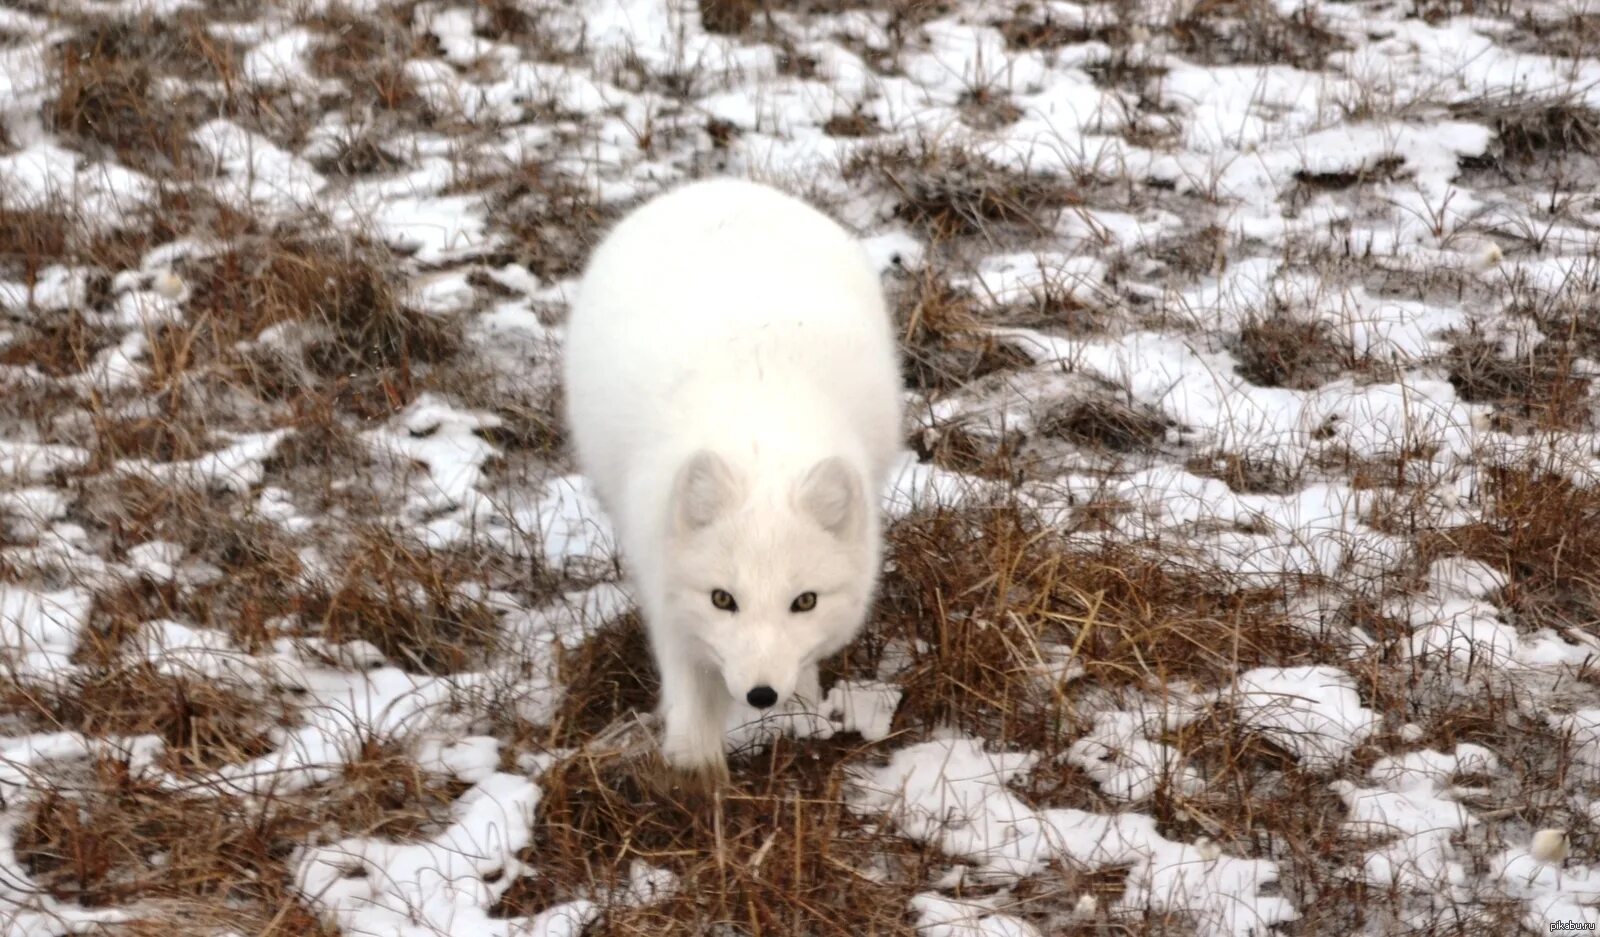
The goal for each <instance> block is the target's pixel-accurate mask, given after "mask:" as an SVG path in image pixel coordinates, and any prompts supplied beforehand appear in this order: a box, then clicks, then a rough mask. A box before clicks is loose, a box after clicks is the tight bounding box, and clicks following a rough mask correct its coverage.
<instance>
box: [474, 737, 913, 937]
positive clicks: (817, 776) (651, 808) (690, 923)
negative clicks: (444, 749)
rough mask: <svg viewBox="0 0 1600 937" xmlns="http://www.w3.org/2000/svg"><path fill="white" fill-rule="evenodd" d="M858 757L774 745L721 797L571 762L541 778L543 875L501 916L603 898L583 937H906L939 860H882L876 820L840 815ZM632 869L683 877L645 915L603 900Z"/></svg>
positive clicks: (535, 851) (635, 768)
mask: <svg viewBox="0 0 1600 937" xmlns="http://www.w3.org/2000/svg"><path fill="white" fill-rule="evenodd" d="M859 754H860V752H855V751H852V750H851V749H850V748H849V747H848V745H847V743H842V742H827V743H807V744H794V743H790V742H779V743H777V744H775V745H774V746H773V747H772V748H771V749H769V750H768V751H767V752H766V753H765V754H762V755H760V756H756V757H754V758H753V759H750V760H748V761H744V762H739V761H736V763H735V766H734V767H735V771H736V773H737V775H738V778H739V783H738V784H737V785H736V786H735V787H734V788H732V789H730V790H728V791H726V792H724V793H722V794H720V795H714V796H708V795H706V794H702V793H695V792H691V791H684V790H681V789H678V788H675V787H673V786H671V785H670V784H669V783H667V781H666V780H665V779H664V778H663V777H662V776H661V775H660V773H659V772H658V771H657V769H655V768H654V767H653V766H651V765H650V764H648V763H646V764H632V765H629V764H627V763H622V764H618V763H615V762H611V761H606V760H600V759H595V758H593V757H590V756H587V755H578V756H575V757H572V758H569V759H567V760H566V761H564V762H561V763H559V764H557V765H556V766H554V767H553V768H552V769H551V770H550V771H548V772H546V774H545V775H544V781H543V786H544V789H545V794H544V797H543V799H542V800H541V801H540V803H539V816H538V819H537V821H536V823H535V827H534V832H535V840H534V844H533V846H531V847H530V848H529V850H528V853H527V856H526V857H525V858H527V859H529V860H530V861H532V862H535V863H536V864H537V865H538V867H539V869H540V874H539V877H538V878H533V879H523V880H520V881H519V882H518V883H517V884H515V885H513V886H512V888H511V890H510V891H509V892H507V893H506V895H505V897H504V898H503V899H502V900H501V903H500V905H499V910H501V911H503V912H504V913H506V914H518V915H520V914H529V913H533V912H536V911H538V910H540V909H542V908H545V907H548V906H549V905H551V904H553V903H555V902H556V901H559V900H564V899H568V898H573V897H590V898H595V899H598V901H599V903H600V905H601V907H602V908H603V909H604V911H603V914H602V917H601V920H600V921H599V922H598V923H597V924H596V925H594V926H593V927H591V928H590V929H588V930H586V931H585V933H593V934H596V935H617V937H621V935H637V934H646V933H648V934H673V935H679V934H681V935H684V937H689V935H700V934H707V933H718V932H720V931H721V930H723V929H725V928H735V929H737V930H740V931H742V932H745V933H752V934H756V933H794V934H798V933H807V934H818V935H837V937H845V935H874V937H877V935H885V937H887V935H895V937H901V935H904V937H910V935H912V934H913V933H915V931H914V929H913V928H912V927H911V926H910V922H909V920H908V911H907V905H906V902H907V900H908V899H909V897H910V895H911V894H912V893H913V891H914V890H916V888H917V886H916V885H915V883H916V882H918V881H920V880H921V879H922V878H923V876H924V874H925V872H926V871H927V869H928V867H929V865H930V864H931V863H930V860H931V859H932V857H925V856H923V855H921V854H920V853H919V852H917V851H915V850H914V849H912V848H911V847H909V846H902V847H900V848H898V849H897V848H893V847H891V848H889V849H888V850H887V851H886V849H885V847H886V846H889V845H890V844H887V843H885V841H884V840H883V839H882V838H881V837H880V836H879V835H878V834H877V832H876V829H877V827H876V824H875V823H873V822H872V821H873V818H870V817H857V816H855V815H853V814H852V813H851V812H850V811H849V810H848V809H847V808H846V805H845V794H844V788H845V783H846V780H847V778H846V774H845V772H844V762H845V761H846V760H847V759H848V758H850V757H852V756H858V755H859ZM636 861H643V862H645V863H648V864H649V866H650V867H654V868H661V869H665V870H666V871H668V872H671V873H672V874H674V875H675V876H677V887H676V889H675V890H674V891H673V893H672V894H671V895H669V896H667V897H666V898H665V900H663V901H660V902H657V903H654V904H651V905H649V906H647V907H629V906H627V904H626V903H624V902H619V901H616V900H614V899H612V900H608V899H607V893H608V891H609V890H611V889H616V888H618V887H619V886H620V887H626V886H627V884H628V882H629V870H630V866H631V865H632V863H634V862H636ZM934 861H936V860H934ZM886 873H890V874H886ZM893 883H900V884H893Z"/></svg>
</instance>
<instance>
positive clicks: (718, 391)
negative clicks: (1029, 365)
mask: <svg viewBox="0 0 1600 937" xmlns="http://www.w3.org/2000/svg"><path fill="white" fill-rule="evenodd" d="M895 360H896V358H895V351H894V341H893V336H892V332H891V328H890V324H889V317H888V313H887V311H886V310H885V308H884V305H883V299H882V292H881V288H880V286H879V283H878V278H877V274H876V272H875V271H874V270H873V269H872V267H871V265H870V264H869V263H868V261H867V259H866V255H865V253H864V251H863V250H862V249H861V247H860V245H859V244H858V243H857V242H856V241H855V240H854V239H853V238H852V237H851V236H850V235H849V234H848V233H847V232H845V231H844V229H842V228H841V227H839V226H838V225H837V224H836V223H835V222H833V221H832V220H831V219H829V218H827V217H826V216H825V215H823V214H822V213H820V212H818V211H816V210H815V209H813V208H811V207H810V206H808V205H806V204H805V203H804V202H801V201H799V200H798V199H794V198H791V197H789V196H787V195H784V194H782V193H780V192H778V191H776V190H773V189H770V188H767V187H765V186H760V185H756V184H753V183H746V182H739V181H733V180H714V181H709V182H702V183H695V184H692V185H689V186H685V187H683V188H681V189H678V190H675V191H673V192H671V193H668V194H667V195H665V196H662V197H660V198H658V199H656V200H654V201H653V202H650V203H649V204H647V205H645V206H644V207H643V208H641V209H639V210H637V211H635V212H634V213H633V214H632V215H630V216H628V217H627V218H625V219H624V220H623V221H622V223H620V224H619V225H618V226H617V227H616V229H614V230H613V231H612V232H611V234H609V235H608V236H607V237H606V238H605V240H604V241H602V243H601V245H600V246H599V248H597V250H596V251H595V254H594V256H593V258H591V260H590V263H589V266H588V268H587V269H586V271H585V273H584V277H583V280H582V283H581V285H580V287H579V290H578V295H577V297H576V300H575V302H574V304H573V310H572V316H571V319H570V320H569V323H568V327H567V348H566V369H567V395H568V413H569V421H570V423H571V425H572V429H573V434H574V441H575V443H576V444H577V448H578V453H579V457H580V459H581V460H582V461H583V462H585V463H586V464H585V469H586V471H588V472H589V473H590V474H591V475H592V476H594V478H595V481H596V482H597V484H599V485H600V486H601V489H602V496H603V497H604V496H607V493H606V491H605V489H606V488H608V487H614V486H615V484H616V483H617V482H616V478H615V476H618V475H619V474H622V473H624V472H625V471H626V468H627V466H626V465H625V463H626V462H627V460H628V459H629V458H630V457H631V456H636V455H637V456H639V457H647V456H646V455H645V454H646V453H650V454H654V455H659V454H660V450H662V449H663V448H671V447H672V446H674V445H676V444H679V443H681V444H682V445H683V446H685V447H688V446H699V445H707V444H716V443H718V442H728V441H731V442H733V443H734V444H742V442H741V441H740V440H739V439H737V438H732V439H731V440H719V439H717V438H715V437H717V436H718V435H723V436H728V437H738V436H739V435H740V434H749V433H762V432H772V431H774V429H775V428H776V429H777V430H778V431H781V432H785V433H789V434H797V435H799V436H803V435H804V434H806V433H808V432H814V433H827V434H831V435H834V436H837V435H840V434H843V435H845V436H855V437H857V438H855V439H843V440H838V442H839V443H842V444H844V445H847V446H863V447H865V448H866V449H867V450H869V451H868V452H867V455H868V457H869V458H870V460H871V461H872V462H874V463H875V465H874V468H875V469H876V468H877V466H876V463H877V462H879V461H884V462H886V461H887V458H888V453H890V452H892V451H893V448H894V447H896V446H897V445H898V426H899V378H898V369H897V367H896V365H895ZM794 408H799V409H794ZM785 422H786V423H787V425H781V424H784V423H785ZM688 437H694V438H688ZM873 437H885V438H883V439H881V441H879V440H876V439H874V438H873ZM802 442H803V440H802ZM817 442H818V444H819V445H822V446H826V445H828V444H830V443H831V442H833V441H832V440H818V441H817ZM874 446H883V447H888V448H887V449H885V450H884V453H883V455H882V459H880V458H879V457H878V455H879V454H878V453H876V452H873V451H870V450H872V449H873V447H874ZM873 481H876V479H873Z"/></svg>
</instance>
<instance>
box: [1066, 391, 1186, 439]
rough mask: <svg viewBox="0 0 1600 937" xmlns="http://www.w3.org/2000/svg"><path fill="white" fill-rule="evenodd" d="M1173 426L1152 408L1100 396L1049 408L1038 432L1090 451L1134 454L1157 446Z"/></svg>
mask: <svg viewBox="0 0 1600 937" xmlns="http://www.w3.org/2000/svg"><path fill="white" fill-rule="evenodd" d="M1172 425H1173V423H1172V421H1171V420H1169V419H1167V418H1166V417H1164V416H1162V415H1161V413H1160V412H1158V411H1155V410H1152V409H1151V408H1149V407H1144V406H1137V405H1134V404H1130V403H1125V402H1123V401H1120V400H1116V399H1113V398H1111V397H1110V396H1100V397H1085V398H1083V399H1079V400H1072V401H1066V402H1063V403H1060V404H1057V405H1054V406H1052V407H1049V408H1047V409H1046V410H1045V411H1044V412H1043V413H1042V414H1040V415H1039V420H1038V431H1039V432H1040V433H1041V434H1042V435H1045V436H1051V437H1054V438H1056V439H1062V440H1066V441H1068V442H1071V443H1073V444H1074V445H1078V446H1083V447H1085V448H1089V449H1094V450H1100V451H1105V452H1115V453H1131V452H1139V451H1141V450H1146V449H1150V448H1152V447H1154V446H1155V445H1156V444H1157V443H1159V442H1161V440H1162V439H1163V438H1165V436H1166V433H1167V430H1168V429H1169V428H1170V427H1171V426H1172Z"/></svg>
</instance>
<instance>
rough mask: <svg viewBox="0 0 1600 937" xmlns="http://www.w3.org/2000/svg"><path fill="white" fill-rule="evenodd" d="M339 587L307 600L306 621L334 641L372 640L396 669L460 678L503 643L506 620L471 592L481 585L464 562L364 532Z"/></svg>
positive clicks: (384, 534) (317, 591)
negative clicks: (469, 590)
mask: <svg viewBox="0 0 1600 937" xmlns="http://www.w3.org/2000/svg"><path fill="white" fill-rule="evenodd" d="M338 570H339V574H338V580H337V582H335V583H333V584H332V585H331V586H329V587H328V588H327V589H326V591H323V590H321V589H313V590H311V591H309V592H308V593H307V595H306V601H305V606H304V613H303V614H304V617H305V619H306V620H307V622H308V624H311V625H312V626H313V627H315V628H316V629H317V631H318V633H320V634H321V635H322V636H323V637H326V638H328V639H329V640H332V641H341V642H342V641H352V640H363V641H369V642H371V643H372V644H373V645H375V646H376V647H377V648H378V649H379V650H381V651H382V652H383V654H384V656H385V657H387V658H388V659H389V660H391V661H393V662H394V663H395V664H396V665H398V666H401V667H405V668H408V669H415V670H419V671H421V672H423V673H452V672H455V671H459V670H464V669H467V668H468V667H470V666H471V665H473V664H481V662H482V661H483V660H485V659H486V657H487V656H488V655H492V654H493V653H494V651H495V649H496V647H497V646H498V643H499V639H500V635H499V627H498V618H497V616H496V614H495V612H494V611H493V610H492V609H491V608H489V607H488V606H487V605H486V604H484V602H483V601H482V600H480V599H478V598H476V597H474V596H473V595H471V594H469V593H467V592H464V591H463V586H464V585H465V584H468V583H472V582H476V581H478V577H477V576H476V575H475V574H474V570H473V569H472V568H471V567H469V566H467V565H466V564H465V563H464V562H463V561H462V560H461V559H460V558H457V557H452V556H449V555H445V554H441V553H437V552H434V551H430V550H426V549H424V548H421V547H419V546H413V545H411V544H409V543H406V542H404V541H402V540H401V539H400V538H399V537H398V536H396V535H395V534H392V533H390V532H388V531H386V530H381V529H374V530H368V531H364V532H362V534H361V535H360V536H359V537H358V539H357V542H356V545H355V547H354V549H353V550H352V551H351V552H350V554H349V555H347V556H345V557H344V558H343V562H342V563H341V564H340V565H339V567H338Z"/></svg>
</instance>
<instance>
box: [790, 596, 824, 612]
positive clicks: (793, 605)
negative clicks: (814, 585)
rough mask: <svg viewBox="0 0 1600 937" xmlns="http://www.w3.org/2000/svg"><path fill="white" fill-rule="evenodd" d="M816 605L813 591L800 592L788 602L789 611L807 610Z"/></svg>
mask: <svg viewBox="0 0 1600 937" xmlns="http://www.w3.org/2000/svg"><path fill="white" fill-rule="evenodd" d="M816 607H817V594H816V593H815V592H802V593H800V594H799V595H797V596H795V597H794V601H793V602H790V603H789V611H791V612H809V611H811V610H812V609H814V608H816Z"/></svg>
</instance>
